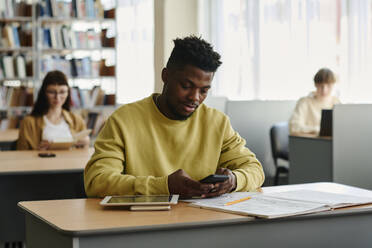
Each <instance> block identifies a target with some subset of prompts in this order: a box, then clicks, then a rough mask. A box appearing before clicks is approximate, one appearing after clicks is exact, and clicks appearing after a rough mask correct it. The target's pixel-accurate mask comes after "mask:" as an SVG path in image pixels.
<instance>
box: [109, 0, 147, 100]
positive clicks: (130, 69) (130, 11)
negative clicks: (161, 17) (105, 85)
mask: <svg viewBox="0 0 372 248" xmlns="http://www.w3.org/2000/svg"><path fill="white" fill-rule="evenodd" d="M117 1H118V8H117V13H116V20H117V37H118V41H117V101H118V103H128V102H133V101H136V100H140V99H142V98H144V97H146V96H149V95H150V94H151V93H152V92H153V91H154V55H153V54H154V7H153V0H117Z"/></svg>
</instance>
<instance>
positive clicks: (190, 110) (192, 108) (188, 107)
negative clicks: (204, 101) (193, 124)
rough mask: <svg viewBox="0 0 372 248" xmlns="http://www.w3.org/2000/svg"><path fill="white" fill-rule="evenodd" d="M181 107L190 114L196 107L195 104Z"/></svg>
mask: <svg viewBox="0 0 372 248" xmlns="http://www.w3.org/2000/svg"><path fill="white" fill-rule="evenodd" d="M183 106H184V109H185V110H186V111H187V112H192V111H194V110H195V109H196V108H197V107H198V105H196V104H187V103H186V104H183Z"/></svg>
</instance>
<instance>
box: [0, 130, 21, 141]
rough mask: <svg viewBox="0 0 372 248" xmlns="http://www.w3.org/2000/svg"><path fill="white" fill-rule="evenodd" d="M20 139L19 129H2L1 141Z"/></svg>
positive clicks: (0, 132)
mask: <svg viewBox="0 0 372 248" xmlns="http://www.w3.org/2000/svg"><path fill="white" fill-rule="evenodd" d="M17 139H18V129H6V130H0V142H1V141H14V140H17Z"/></svg>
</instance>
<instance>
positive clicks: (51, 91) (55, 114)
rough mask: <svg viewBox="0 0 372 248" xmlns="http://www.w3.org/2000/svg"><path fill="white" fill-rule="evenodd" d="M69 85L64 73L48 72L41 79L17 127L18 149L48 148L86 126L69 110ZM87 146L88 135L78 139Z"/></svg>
mask: <svg viewBox="0 0 372 248" xmlns="http://www.w3.org/2000/svg"><path fill="white" fill-rule="evenodd" d="M70 102H71V101H70V88H69V85H68V81H67V78H66V76H65V74H64V73H63V72H61V71H57V70H55V71H50V72H48V73H47V74H46V76H45V78H44V79H43V83H42V85H41V88H40V91H39V94H38V96H37V99H36V102H35V104H34V106H33V109H32V112H31V114H30V115H28V116H26V117H25V118H24V119H23V120H22V122H21V126H20V130H19V137H18V141H17V150H48V148H49V146H50V144H51V142H53V140H56V139H71V138H72V135H73V134H74V133H77V132H80V131H82V130H84V129H86V125H85V122H84V120H83V119H82V118H81V117H80V116H78V115H76V114H74V113H72V112H70V104H71V103H70ZM88 145H89V137H85V138H84V139H82V140H79V141H78V142H77V146H78V147H85V146H88Z"/></svg>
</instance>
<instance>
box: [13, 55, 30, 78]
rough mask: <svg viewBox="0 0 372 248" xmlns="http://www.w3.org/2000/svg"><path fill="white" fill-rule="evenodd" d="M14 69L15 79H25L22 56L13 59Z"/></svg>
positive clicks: (24, 61) (24, 62) (24, 63)
mask: <svg viewBox="0 0 372 248" xmlns="http://www.w3.org/2000/svg"><path fill="white" fill-rule="evenodd" d="M14 68H15V69H16V74H17V77H19V78H25V77H26V76H27V75H26V60H25V58H24V57H23V56H22V55H17V56H15V58H14Z"/></svg>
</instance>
